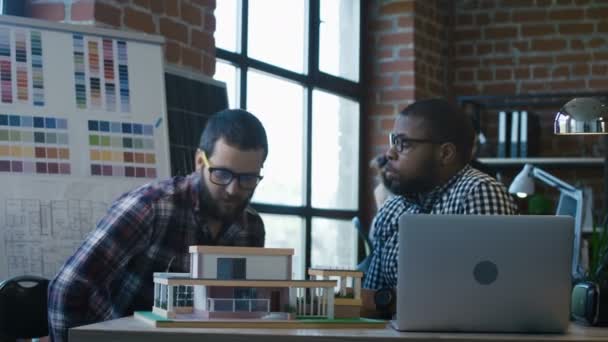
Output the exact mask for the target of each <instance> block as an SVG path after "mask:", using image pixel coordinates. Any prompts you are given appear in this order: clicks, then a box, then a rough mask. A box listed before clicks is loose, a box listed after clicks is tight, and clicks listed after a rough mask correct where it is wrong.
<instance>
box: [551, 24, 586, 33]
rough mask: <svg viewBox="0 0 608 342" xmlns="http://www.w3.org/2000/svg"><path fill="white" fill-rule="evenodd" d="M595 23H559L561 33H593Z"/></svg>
mask: <svg viewBox="0 0 608 342" xmlns="http://www.w3.org/2000/svg"><path fill="white" fill-rule="evenodd" d="M593 29H594V27H593V24H589V23H587V24H585V23H581V24H578V23H577V24H559V33H560V34H591V33H593Z"/></svg>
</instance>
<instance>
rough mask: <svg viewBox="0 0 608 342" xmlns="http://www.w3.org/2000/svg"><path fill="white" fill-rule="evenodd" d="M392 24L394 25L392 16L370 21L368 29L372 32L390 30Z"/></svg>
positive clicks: (392, 26) (392, 27)
mask: <svg viewBox="0 0 608 342" xmlns="http://www.w3.org/2000/svg"><path fill="white" fill-rule="evenodd" d="M394 26H395V20H394V18H389V19H381V20H374V21H373V22H371V23H370V30H372V31H374V32H379V31H389V30H390V31H392V30H393V29H394Z"/></svg>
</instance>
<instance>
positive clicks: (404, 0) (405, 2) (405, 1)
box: [380, 0, 414, 15]
mask: <svg viewBox="0 0 608 342" xmlns="http://www.w3.org/2000/svg"><path fill="white" fill-rule="evenodd" d="M413 10H414V1H412V0H401V1H396V2H391V3H388V4H384V5H382V6H381V8H380V14H381V15H390V14H405V13H410V12H412V11H413Z"/></svg>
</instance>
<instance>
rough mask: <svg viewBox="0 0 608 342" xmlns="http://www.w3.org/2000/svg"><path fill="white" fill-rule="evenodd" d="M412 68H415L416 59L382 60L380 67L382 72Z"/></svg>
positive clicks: (409, 69)
mask: <svg viewBox="0 0 608 342" xmlns="http://www.w3.org/2000/svg"><path fill="white" fill-rule="evenodd" d="M412 70H414V61H403V60H397V61H387V62H381V63H380V69H379V71H380V72H381V73H385V72H398V71H412Z"/></svg>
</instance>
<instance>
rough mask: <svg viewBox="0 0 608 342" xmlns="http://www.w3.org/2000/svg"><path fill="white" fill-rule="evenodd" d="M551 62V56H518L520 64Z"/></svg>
mask: <svg viewBox="0 0 608 342" xmlns="http://www.w3.org/2000/svg"><path fill="white" fill-rule="evenodd" d="M548 63H553V57H552V56H525V57H520V58H519V64H520V65H526V64H548Z"/></svg>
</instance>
